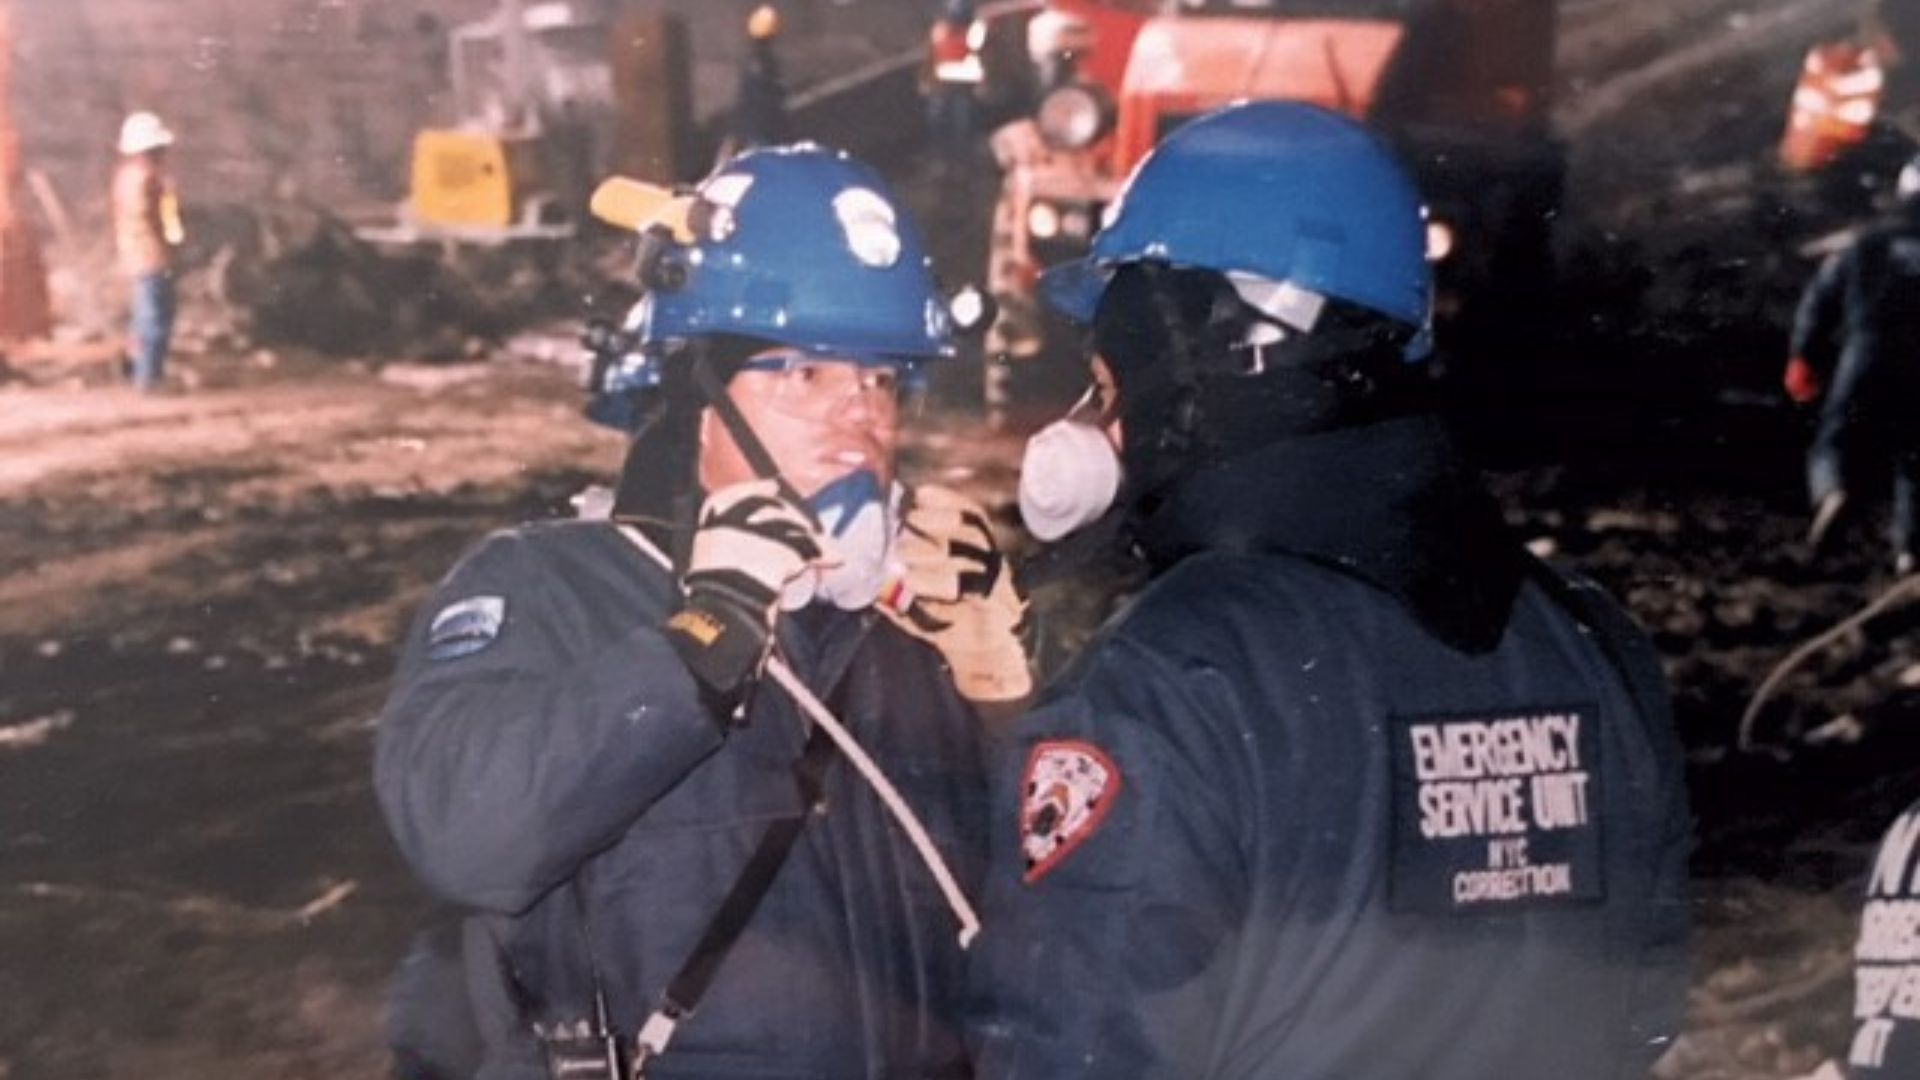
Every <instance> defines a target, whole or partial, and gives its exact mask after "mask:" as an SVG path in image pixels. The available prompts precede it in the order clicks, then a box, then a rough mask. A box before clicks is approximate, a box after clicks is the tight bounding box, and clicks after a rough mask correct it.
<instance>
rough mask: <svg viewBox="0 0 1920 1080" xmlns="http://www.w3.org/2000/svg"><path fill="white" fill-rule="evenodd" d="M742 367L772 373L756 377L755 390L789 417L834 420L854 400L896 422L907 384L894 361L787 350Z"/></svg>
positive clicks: (876, 414) (882, 416)
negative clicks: (882, 362)
mask: <svg viewBox="0 0 1920 1080" xmlns="http://www.w3.org/2000/svg"><path fill="white" fill-rule="evenodd" d="M740 370H742V371H752V372H759V373H762V374H764V375H767V376H769V378H766V379H760V380H756V381H755V384H754V385H753V390H752V392H753V393H754V394H755V395H756V396H758V397H760V398H761V399H762V400H764V401H765V402H766V403H767V404H768V405H769V406H770V407H772V408H773V409H775V410H777V411H779V412H782V413H785V414H787V415H788V416H792V417H797V418H799V419H802V420H818V421H824V420H830V419H832V418H833V417H834V415H835V414H837V413H838V412H839V411H840V410H841V409H842V408H844V407H846V406H849V405H852V404H855V403H857V404H858V405H859V406H860V407H861V408H864V409H867V410H869V411H870V412H872V414H873V415H874V417H876V418H877V419H879V420H880V421H882V422H883V423H890V422H893V421H897V420H898V419H899V416H900V411H901V409H900V405H901V396H902V394H903V391H904V385H905V384H904V381H903V380H902V379H901V375H900V369H899V368H896V367H893V366H890V365H877V364H861V363H856V362H854V361H851V360H831V359H825V358H822V357H817V356H810V355H808V354H806V353H797V352H788V353H772V354H766V355H762V356H756V357H754V358H753V359H751V360H748V361H747V362H746V363H745V364H743V365H741V369H740Z"/></svg>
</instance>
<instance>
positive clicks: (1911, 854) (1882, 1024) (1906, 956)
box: [1847, 806, 1920, 1078]
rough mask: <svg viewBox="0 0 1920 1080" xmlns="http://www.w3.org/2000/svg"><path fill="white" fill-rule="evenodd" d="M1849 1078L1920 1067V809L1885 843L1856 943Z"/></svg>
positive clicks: (1907, 1071) (1910, 813)
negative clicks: (1854, 1021) (1857, 1024)
mask: <svg viewBox="0 0 1920 1080" xmlns="http://www.w3.org/2000/svg"><path fill="white" fill-rule="evenodd" d="M1853 959H1854V967H1853V1016H1854V1019H1855V1020H1857V1021H1858V1022H1859V1027H1857V1028H1855V1029H1854V1034H1853V1042H1852V1043H1851V1044H1850V1045H1849V1047H1848V1051H1847V1064H1848V1066H1850V1069H1851V1071H1850V1072H1849V1075H1851V1076H1858V1077H1863V1078H1864V1077H1868V1076H1888V1077H1893V1076H1914V1075H1916V1070H1920V806H1916V807H1914V808H1912V809H1909V810H1908V811H1907V812H1906V813H1904V814H1902V815H1900V817H1899V818H1898V819H1896V820H1895V821H1894V823H1893V825H1892V826H1890V827H1889V828H1888V829H1887V833H1886V835H1885V836H1884V837H1882V838H1881V840H1880V851H1879V853H1878V854H1877V855H1876V857H1875V858H1874V863H1873V872H1872V874H1871V875H1869V876H1868V878H1867V902H1866V904H1865V905H1864V906H1863V907H1862V908H1861V909H1860V937H1859V939H1858V940H1856V941H1855V942H1854V946H1853Z"/></svg>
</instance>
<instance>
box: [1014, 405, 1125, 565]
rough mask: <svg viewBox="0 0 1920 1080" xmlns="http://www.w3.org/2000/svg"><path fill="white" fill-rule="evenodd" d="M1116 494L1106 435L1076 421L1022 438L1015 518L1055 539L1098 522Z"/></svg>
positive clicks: (1113, 458) (1114, 459)
mask: <svg viewBox="0 0 1920 1080" xmlns="http://www.w3.org/2000/svg"><path fill="white" fill-rule="evenodd" d="M1119 494H1120V455H1119V454H1118V453H1116V452H1115V451H1114V449H1113V442H1112V441H1111V440H1110V439H1108V438H1107V433H1106V432H1104V431H1102V430H1100V429H1099V428H1097V427H1094V426H1093V425H1092V424H1088V423H1084V422H1082V421H1079V420H1072V419H1067V420H1056V421H1054V422H1053V423H1051V424H1048V425H1047V426H1046V427H1044V428H1041V429H1040V430H1039V431H1037V432H1035V433H1034V435H1033V437H1032V438H1030V439H1028V440H1027V452H1026V456H1025V457H1024V458H1023V459H1022V460H1021V462H1020V518H1021V520H1023V521H1025V522H1026V523H1027V531H1029V532H1031V533H1033V535H1034V536H1036V537H1038V538H1039V539H1040V540H1042V541H1048V542H1051V541H1054V540H1058V539H1060V538H1061V537H1063V536H1065V535H1067V534H1068V533H1070V532H1073V531H1074V530H1075V529H1084V528H1086V527H1087V526H1088V525H1091V524H1093V522H1095V521H1097V520H1099V518H1100V515H1102V514H1104V513H1106V512H1107V510H1108V509H1109V508H1111V507H1112V506H1113V500H1114V499H1115V498H1116V497H1117V496H1118V495H1119Z"/></svg>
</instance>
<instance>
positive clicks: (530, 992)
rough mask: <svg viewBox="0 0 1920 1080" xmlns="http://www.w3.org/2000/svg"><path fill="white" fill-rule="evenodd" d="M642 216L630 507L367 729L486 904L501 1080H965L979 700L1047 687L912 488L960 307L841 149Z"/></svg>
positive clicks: (769, 157) (456, 623)
mask: <svg viewBox="0 0 1920 1080" xmlns="http://www.w3.org/2000/svg"><path fill="white" fill-rule="evenodd" d="M631 223H633V224H637V225H644V234H643V244H642V250H643V252H644V254H643V258H642V266H641V274H642V280H643V284H645V286H646V288H647V290H648V291H647V295H646V296H645V298H644V299H643V301H642V303H641V305H640V306H639V307H638V308H637V310H636V313H635V316H634V317H633V319H632V320H631V322H630V324H629V326H628V327H627V334H626V335H625V338H624V340H625V341H626V344H627V345H628V346H630V347H631V350H632V351H631V355H630V356H628V357H627V358H626V360H628V361H630V363H628V364H627V365H626V369H625V381H624V382H623V383H622V386H623V387H624V388H625V389H623V390H622V391H621V393H622V394H623V395H625V396H626V397H627V399H628V400H627V404H628V405H629V406H630V407H631V411H632V414H633V415H634V416H635V417H636V418H637V423H638V432H637V434H636V435H635V438H634V442H633V449H632V452H631V453H630V454H629V458H628V464H627V467H626V471H625V474H624V475H623V477H622V480H621V485H620V490H619V493H618V496H617V498H616V499H615V502H614V506H613V509H612V519H611V520H598V521H589V520H583V521H574V522H566V523H558V524H555V523H547V524H536V525H528V526H523V527H520V528H517V529H512V530H508V531H506V532H502V533H499V534H496V535H495V536H493V537H492V538H490V539H488V540H487V541H486V542H485V543H484V544H482V545H481V546H480V547H479V548H478V549H477V550H476V551H474V552H473V553H471V554H469V555H468V556H467V557H466V558H465V559H464V560H463V561H462V562H461V563H460V565H459V566H458V567H456V568H455V569H454V571H453V573H452V574H451V575H449V577H448V578H447V579H446V580H445V581H444V582H442V583H441V585H440V587H439V589H438V591H437V593H436V595H435V596H434V597H433V599H432V600H431V601H430V602H429V603H428V604H427V606H426V608H425V609H424V612H423V614H422V616H421V618H420V619H419V621H418V623H417V624H416V626H415V627H414V630H413V632H412V634H411V636H410V637H409V639H408V645H407V649H406V655H405V657H404V659H403V661H402V663H401V666H400V670H399V672H398V675H397V677H396V683H395V688H394V692H393V696H392V698H391V700H390V701H389V703H388V706H387V709H386V712H385V715H384V717H383V720H382V728H381V733H380V738H379V745H378V759H377V773H378V776H377V779H378V788H379V793H380V796H381V801H382V806H383V809H384V810H385V812H386V814H387V818H388V821H389V823H390V825H391V827H392V830H393V832H394V835H395V837H396V839H397V840H398V841H399V846H400V848H401V851H402V852H403V853H404V855H405V856H406V857H407V859H408V861H409V862H410V863H411V864H412V865H413V867H414V868H415V870H416V871H417V872H418V873H419V874H420V876H421V877H422V879H423V880H424V881H425V882H426V883H427V884H428V886H429V887H431V888H432V889H433V890H434V891H435V892H436V893H437V894H438V895H440V896H441V897H443V898H445V899H447V900H449V901H452V902H454V903H456V904H459V905H461V906H463V907H465V908H466V909H468V910H470V911H472V912H474V913H475V915H474V918H473V919H472V920H471V921H470V922H469V929H468V934H467V936H466V944H465V950H464V951H465V953H466V961H467V965H468V967H469V969H470V970H469V973H468V979H467V981H468V984H469V985H468V990H469V995H470V997H471V998H472V1000H473V1008H474V1010H475V1012H476V1014H477V1015H478V1018H479V1024H478V1026H479V1028H480V1031H481V1033H482V1035H483V1037H484V1041H485V1044H486V1045H485V1049H484V1065H483V1066H481V1068H480V1071H479V1075H480V1076H483V1077H486V1078H488V1080H496V1078H513V1080H523V1078H524V1080H533V1078H535V1077H552V1078H556V1080H557V1078H560V1077H563V1076H564V1077H568V1078H575V1077H608V1078H612V1077H615V1076H621V1077H624V1076H626V1075H627V1072H626V1070H628V1069H633V1070H634V1072H635V1075H639V1074H644V1075H651V1076H659V1077H674V1076H681V1077H695V1076H697V1077H768V1076H808V1077H822V1078H828V1077H831V1078H845V1080H854V1078H860V1077H877V1076H888V1077H895V1076H897V1077H949V1076H951V1077H957V1076H962V1075H964V1074H965V1062H964V1054H963V1050H962V1039H961V1033H960V1031H959V1030H958V1025H957V1012H956V1006H957V1001H958V997H959V986H960V984H961V982H962V978H961V960H962V954H961V951H960V945H959V944H958V943H956V935H955V924H954V920H953V918H952V916H950V914H949V910H948V908H949V905H951V906H952V907H953V910H954V912H955V913H957V914H961V915H962V918H963V921H964V920H971V918H972V912H971V909H970V908H968V907H967V906H966V903H965V900H964V897H963V896H962V895H961V894H965V893H968V892H971V891H972V886H973V885H974V884H975V883H976V882H977V878H978V873H979V870H980V866H981V862H982V857H983V850H982V849H983V846H984V838H983V832H982V829H983V822H982V821H981V820H980V819H979V808H980V803H981V797H982V791H981V781H982V777H981V771H980V769H981V766H980V754H979V750H978V747H977V738H978V733H977V728H978V723H979V721H978V717H977V715H976V713H975V710H974V702H1005V701H1008V700H1014V699H1018V698H1019V697H1021V696H1022V695H1024V694H1025V692H1026V690H1027V687H1028V685H1029V684H1028V676H1027V670H1026V661H1025V657H1024V654H1023V653H1022V651H1021V647H1020V642H1019V639H1018V637H1017V635H1016V632H1015V628H1016V624H1017V623H1018V622H1019V620H1020V616H1021V607H1022V605H1021V601H1020V598H1019V595H1018V594H1017V593H1016V592H1015V591H1014V588H1013V584H1012V579H1011V576H1010V574H1009V573H1008V571H1007V568H1006V566H1005V562H1004V560H1003V559H1001V558H1000V556H999V554H998V552H997V551H995V550H994V548H993V544H992V537H991V533H990V532H989V530H988V528H987V525H986V521H985V519H984V517H983V516H982V515H981V514H980V512H979V511H978V509H977V508H975V507H973V506H972V505H971V504H969V503H967V502H966V501H965V500H964V499H962V498H960V497H959V496H958V495H955V494H954V493H952V492H945V491H941V490H939V489H932V488H920V489H917V490H913V491H908V490H907V489H906V488H905V487H904V486H903V485H901V484H900V482H899V481H898V479H897V478H896V476H895V470H894V448H895V443H896V440H897V439H898V435H899V424H900V420H901V414H900V409H901V393H902V388H903V386H904V385H905V384H906V383H907V382H909V381H910V380H911V379H912V378H913V377H914V373H915V371H916V369H917V367H918V365H920V364H922V363H930V362H934V361H937V360H938V359H939V358H940V357H942V356H944V355H947V354H948V353H949V352H950V350H951V346H950V344H949V331H948V323H947V318H946V308H945V306H944V304H943V303H942V302H941V301H940V300H939V298H938V297H937V296H936V295H935V293H934V290H933V286H932V282H931V280H930V278H929V275H928V271H927V265H926V259H925V256H924V255H923V253H922V248H921V246H920V241H919V239H918V237H917V236H916V235H915V233H914V231H913V229H912V226H911V223H909V222H908V221H906V220H905V219H904V217H902V216H901V214H900V213H899V211H898V209H897V207H896V205H895V203H894V201H893V199H892V197H891V196H890V195H889V194H888V193H887V190H886V188H885V187H884V186H883V185H882V183H881V182H880V180H879V178H878V177H877V176H875V175H874V174H873V173H872V172H871V171H870V170H868V169H866V168H865V167H864V166H861V165H859V164H857V163H855V162H853V161H851V160H849V159H848V158H846V157H844V156H843V155H839V154H835V153H831V152H828V151H825V150H821V149H818V148H814V147H789V148H776V149H767V150H760V151H755V152H753V153H749V154H746V155H744V156H742V157H739V158H737V159H734V160H733V161H731V162H730V163H729V164H727V165H726V166H725V167H723V168H722V169H721V170H719V171H718V172H717V173H716V174H715V175H714V176H712V177H711V178H709V179H708V180H707V181H706V182H705V183H704V184H703V185H702V186H701V187H700V189H699V190H698V192H697V193H696V194H695V195H694V196H692V197H690V198H682V199H677V200H668V201H666V202H665V203H664V204H663V205H662V206H661V207H660V208H659V209H658V211H657V212H656V213H653V214H651V215H650V216H648V217H647V218H646V219H645V220H643V221H642V220H636V221H633V222H631ZM776 682H777V683H778V685H774V683H776ZM836 717H837V718H838V721H839V722H840V724H843V725H844V729H845V730H844V732H842V731H841V730H840V724H836V723H834V722H833V721H834V720H835V718H836ZM847 736H850V738H851V745H849V744H848V743H843V742H841V741H840V740H841V739H842V738H843V737H847ZM856 750H857V751H859V753H856ZM867 757H870V758H871V760H870V761H869V760H865V758H867ZM889 778H890V781H889ZM889 787H892V788H897V791H898V794H899V795H900V796H902V797H903V801H904V804H905V806H906V808H908V809H910V810H911V811H913V812H914V813H908V812H906V811H904V810H902V809H900V808H899V806H898V805H897V804H889V803H888V802H887V799H888V798H890V795H888V794H886V789H887V788H889ZM903 823H905V824H903ZM956 897H958V899H956ZM422 1075H432V1074H429V1073H423V1074H422Z"/></svg>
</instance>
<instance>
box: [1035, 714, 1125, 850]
mask: <svg viewBox="0 0 1920 1080" xmlns="http://www.w3.org/2000/svg"><path fill="white" fill-rule="evenodd" d="M1020 792H1021V795H1020V850H1021V854H1023V855H1024V856H1025V857H1026V865H1027V872H1026V876H1025V877H1024V878H1023V879H1022V880H1024V881H1025V882H1026V883H1027V884H1029V885H1032V884H1035V883H1036V882H1038V881H1039V880H1040V879H1041V878H1043V877H1046V876H1047V874H1049V873H1051V872H1052V871H1053V869H1054V868H1055V867H1058V866H1059V865H1060V864H1061V863H1063V862H1065V861H1066V858H1067V856H1068V855H1071V854H1073V852H1074V849H1076V848H1078V847H1079V846H1080V845H1081V844H1083V843H1086V841H1087V839H1088V838H1089V837H1091V836H1092V835H1093V834H1094V832H1095V830H1097V829H1099V828H1100V823H1101V822H1102V821H1104V820H1106V817H1107V810H1108V809H1109V808H1110V807H1111V806H1112V805H1113V800H1114V798H1115V797H1116V796H1118V795H1119V794H1120V770H1119V768H1118V767H1116V766H1115V765H1114V763H1113V760H1112V759H1111V758H1109V757H1107V755H1106V754H1104V753H1102V752H1101V751H1100V749H1099V748H1098V747H1096V746H1094V745H1092V744H1091V743H1084V742H1079V741H1077V740H1072V739H1065V740H1053V741H1049V742H1043V743H1039V744H1038V745H1036V746H1034V748H1033V753H1032V754H1030V755H1028V757H1027V771H1026V774H1025V775H1024V776H1022V777H1021V780H1020Z"/></svg>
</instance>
